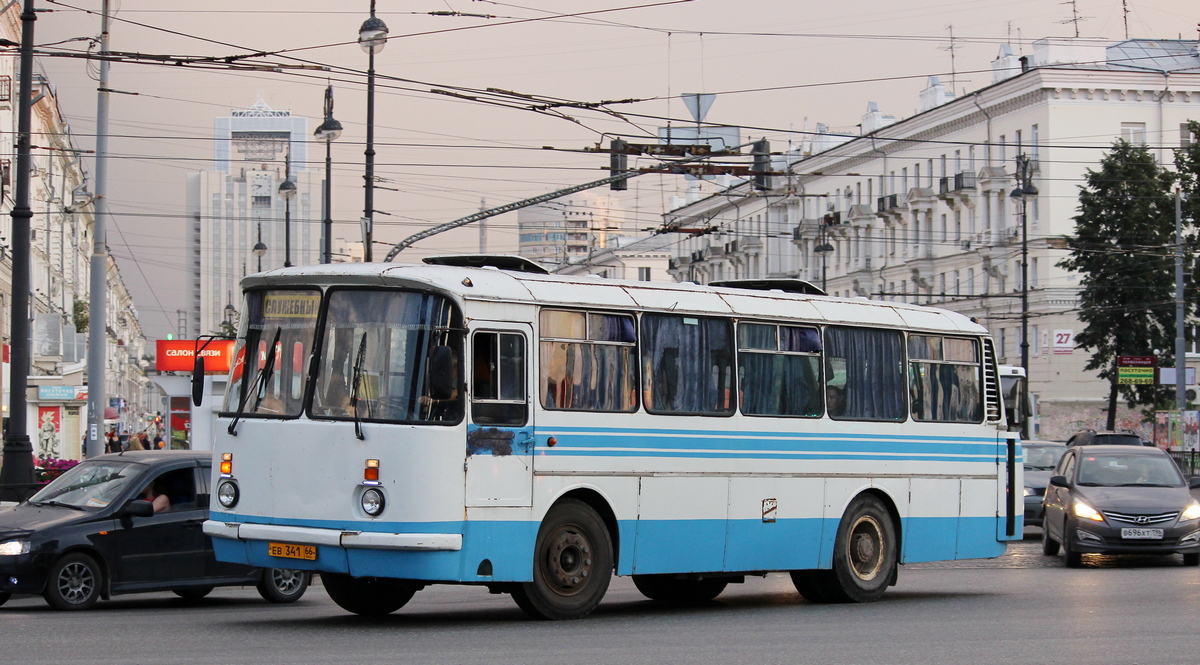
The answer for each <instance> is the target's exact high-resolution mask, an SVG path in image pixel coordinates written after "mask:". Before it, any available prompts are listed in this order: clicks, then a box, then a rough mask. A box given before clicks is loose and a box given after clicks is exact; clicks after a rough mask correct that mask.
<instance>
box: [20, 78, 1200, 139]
mask: <svg viewBox="0 0 1200 665" xmlns="http://www.w3.org/2000/svg"><path fill="white" fill-rule="evenodd" d="M5 78H7V77H5ZM1190 145H1192V128H1191V126H1190V125H1188V123H1186V122H1181V123H1179V147H1180V148H1186V147H1188V146H1190Z"/></svg>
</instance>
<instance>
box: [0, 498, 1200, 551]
mask: <svg viewBox="0 0 1200 665" xmlns="http://www.w3.org/2000/svg"><path fill="white" fill-rule="evenodd" d="M1197 518H1200V503H1196V502H1195V501H1193V502H1192V505H1190V506H1188V507H1187V508H1184V509H1183V514H1182V515H1180V516H1179V521H1180V522H1186V521H1188V520H1194V519H1197ZM0 547H3V546H2V545H0Z"/></svg>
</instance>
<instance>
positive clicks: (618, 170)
mask: <svg viewBox="0 0 1200 665" xmlns="http://www.w3.org/2000/svg"><path fill="white" fill-rule="evenodd" d="M628 148H629V144H628V143H626V142H625V141H622V140H621V139H613V140H612V142H611V143H609V144H608V149H609V151H610V153H609V156H608V175H610V176H615V175H621V174H622V173H624V172H625V171H627V170H628V169H629V155H627V154H625V151H626V150H627V149H628ZM608 187H609V189H612V190H613V191H617V192H623V191H625V190H627V189H629V180H617V181H616V182H612V183H609V185H608Z"/></svg>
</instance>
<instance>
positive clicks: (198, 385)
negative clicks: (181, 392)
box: [192, 353, 204, 406]
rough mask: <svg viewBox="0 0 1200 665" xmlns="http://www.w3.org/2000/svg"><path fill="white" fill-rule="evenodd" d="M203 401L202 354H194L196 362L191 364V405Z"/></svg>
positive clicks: (196, 404)
mask: <svg viewBox="0 0 1200 665" xmlns="http://www.w3.org/2000/svg"><path fill="white" fill-rule="evenodd" d="M203 401H204V356H202V355H200V354H199V353H197V354H196V363H195V364H194V365H192V405H193V406H200V403H201V402H203Z"/></svg>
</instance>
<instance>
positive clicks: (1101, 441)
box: [1067, 429, 1145, 446]
mask: <svg viewBox="0 0 1200 665" xmlns="http://www.w3.org/2000/svg"><path fill="white" fill-rule="evenodd" d="M1067 445H1068V446H1141V445H1145V443H1144V442H1143V441H1142V437H1140V436H1138V435H1137V434H1134V433H1133V432H1113V431H1111V430H1101V431H1099V432H1098V431H1096V430H1094V429H1088V430H1083V431H1082V432H1076V433H1074V434H1072V435H1071V438H1069V439H1067Z"/></svg>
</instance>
